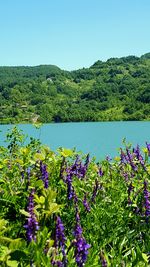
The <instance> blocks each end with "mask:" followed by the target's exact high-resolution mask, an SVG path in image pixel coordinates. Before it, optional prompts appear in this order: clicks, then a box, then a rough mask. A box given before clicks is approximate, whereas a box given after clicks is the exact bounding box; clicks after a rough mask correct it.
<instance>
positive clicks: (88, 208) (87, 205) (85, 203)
mask: <svg viewBox="0 0 150 267" xmlns="http://www.w3.org/2000/svg"><path fill="white" fill-rule="evenodd" d="M83 206H84V207H85V210H86V211H87V212H90V210H91V209H90V206H89V203H88V202H87V194H86V193H85V194H84V199H83Z"/></svg>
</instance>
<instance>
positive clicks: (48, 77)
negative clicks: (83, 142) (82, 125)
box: [0, 53, 150, 123]
mask: <svg viewBox="0 0 150 267" xmlns="http://www.w3.org/2000/svg"><path fill="white" fill-rule="evenodd" d="M149 119H150V53H147V54H145V55H143V56H141V57H135V56H128V57H122V58H110V59H109V60H107V61H106V62H102V61H100V60H98V61H97V62H95V63H94V64H93V65H92V66H91V67H90V68H83V69H80V70H75V71H71V72H68V71H64V70H61V69H60V68H58V67H56V66H53V65H41V66H37V67H0V123H16V122H32V121H39V122H65V121H66V122H69V121H110V120H149Z"/></svg>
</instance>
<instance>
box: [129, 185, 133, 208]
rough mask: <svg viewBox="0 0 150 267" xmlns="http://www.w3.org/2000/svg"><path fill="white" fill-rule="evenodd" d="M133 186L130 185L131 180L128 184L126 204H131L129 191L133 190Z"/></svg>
mask: <svg viewBox="0 0 150 267" xmlns="http://www.w3.org/2000/svg"><path fill="white" fill-rule="evenodd" d="M133 189H134V187H133V185H132V182H131V183H130V184H129V186H128V204H132V201H131V198H130V196H131V192H132V191H133Z"/></svg>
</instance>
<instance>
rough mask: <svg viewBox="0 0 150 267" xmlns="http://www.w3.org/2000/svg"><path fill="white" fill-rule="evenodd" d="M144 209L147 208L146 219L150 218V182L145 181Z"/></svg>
mask: <svg viewBox="0 0 150 267" xmlns="http://www.w3.org/2000/svg"><path fill="white" fill-rule="evenodd" d="M143 193H144V200H145V202H144V207H145V216H146V219H148V217H149V216H150V192H149V191H148V182H147V181H146V180H145V181H144V191H143Z"/></svg>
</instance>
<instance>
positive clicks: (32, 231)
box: [24, 189, 39, 242]
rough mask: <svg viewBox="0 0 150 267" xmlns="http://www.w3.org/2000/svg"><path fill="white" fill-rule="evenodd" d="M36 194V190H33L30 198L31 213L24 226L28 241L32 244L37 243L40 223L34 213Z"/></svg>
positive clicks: (29, 210)
mask: <svg viewBox="0 0 150 267" xmlns="http://www.w3.org/2000/svg"><path fill="white" fill-rule="evenodd" d="M34 193H35V190H34V189H32V191H31V193H30V196H29V202H28V207H27V211H28V212H29V218H28V219H27V224H26V225H25V226H24V228H25V229H26V235H27V240H28V241H29V242H31V241H32V240H34V241H36V233H37V231H38V230H39V225H38V221H37V219H36V215H35V213H34V200H33V199H34Z"/></svg>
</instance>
